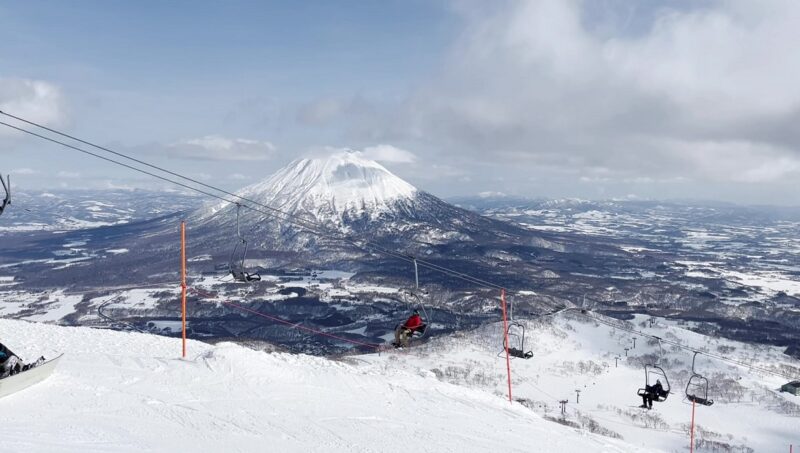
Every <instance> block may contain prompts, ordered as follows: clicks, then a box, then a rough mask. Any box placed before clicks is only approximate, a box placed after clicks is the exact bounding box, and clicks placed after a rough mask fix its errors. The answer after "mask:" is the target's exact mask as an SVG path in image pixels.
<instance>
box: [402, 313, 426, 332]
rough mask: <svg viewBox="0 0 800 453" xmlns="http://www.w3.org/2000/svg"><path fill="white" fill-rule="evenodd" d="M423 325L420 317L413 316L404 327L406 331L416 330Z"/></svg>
mask: <svg viewBox="0 0 800 453" xmlns="http://www.w3.org/2000/svg"><path fill="white" fill-rule="evenodd" d="M421 325H422V318H420V316H419V315H411V317H410V318H408V319H407V320H406V322H405V323H404V324H403V327H405V328H406V329H410V330H414V329H416V328H418V327H419V326H421Z"/></svg>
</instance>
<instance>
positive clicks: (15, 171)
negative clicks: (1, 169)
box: [9, 168, 39, 175]
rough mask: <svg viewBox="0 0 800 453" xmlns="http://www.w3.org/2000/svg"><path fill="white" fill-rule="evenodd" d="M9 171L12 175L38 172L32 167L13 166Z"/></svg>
mask: <svg viewBox="0 0 800 453" xmlns="http://www.w3.org/2000/svg"><path fill="white" fill-rule="evenodd" d="M9 173H11V174H12V175H35V174H37V173H39V172H38V171H36V170H34V169H32V168H15V169H13V170H11V171H10V172H9Z"/></svg>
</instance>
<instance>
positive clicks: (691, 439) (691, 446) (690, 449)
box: [689, 401, 695, 453]
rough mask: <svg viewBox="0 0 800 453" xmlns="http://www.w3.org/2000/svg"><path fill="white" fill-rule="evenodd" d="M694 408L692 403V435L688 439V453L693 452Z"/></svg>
mask: <svg viewBox="0 0 800 453" xmlns="http://www.w3.org/2000/svg"><path fill="white" fill-rule="evenodd" d="M694 406H695V403H694V401H692V428H691V429H692V434H691V436H690V437H689V453H693V452H694Z"/></svg>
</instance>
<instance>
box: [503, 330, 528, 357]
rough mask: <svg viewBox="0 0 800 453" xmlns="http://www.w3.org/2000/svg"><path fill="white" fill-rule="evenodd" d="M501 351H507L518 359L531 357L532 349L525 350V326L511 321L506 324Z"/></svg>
mask: <svg viewBox="0 0 800 453" xmlns="http://www.w3.org/2000/svg"><path fill="white" fill-rule="evenodd" d="M503 351H508V355H510V356H512V357H517V358H520V359H530V358H531V357H533V351H525V326H524V325H523V324H522V323H519V322H511V323H510V324H508V327H507V328H506V332H505V336H504V337H503ZM503 351H501V352H500V354H502V353H503Z"/></svg>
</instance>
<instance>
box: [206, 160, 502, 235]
mask: <svg viewBox="0 0 800 453" xmlns="http://www.w3.org/2000/svg"><path fill="white" fill-rule="evenodd" d="M237 195H239V196H240V197H242V199H243V200H245V201H243V202H242V204H243V205H245V206H256V207H257V206H258V205H259V204H260V205H262V206H268V207H269V208H270V209H277V210H280V211H282V212H283V213H286V214H288V215H289V216H290V219H291V221H287V219H286V217H285V216H274V215H267V214H266V213H265V212H259V211H253V210H249V209H247V208H246V207H245V208H243V209H242V210H241V212H240V215H241V218H240V229H241V231H242V233H243V234H244V235H246V236H248V238H254V240H253V242H252V243H251V244H252V245H254V246H255V247H258V248H262V247H263V248H266V249H293V250H299V249H307V248H308V247H309V245H310V244H312V243H314V244H319V243H320V241H319V237H314V236H313V235H309V234H307V232H306V231H304V230H303V229H302V228H297V227H296V225H295V224H293V222H294V221H302V222H306V224H308V223H311V224H312V225H314V226H315V228H318V227H321V228H326V229H328V230H329V231H332V230H333V231H336V232H337V233H336V234H338V233H345V234H359V235H360V236H362V237H364V236H368V237H369V238H370V239H372V240H380V241H382V240H389V241H392V242H402V243H417V244H444V243H449V242H451V241H454V240H456V241H473V240H474V238H473V235H475V234H485V233H486V232H490V231H496V230H498V228H499V229H502V228H503V226H506V227H507V225H506V224H504V223H502V222H498V221H495V220H491V219H488V218H485V217H482V216H480V215H478V214H475V213H473V212H471V211H466V210H464V209H461V208H458V207H455V206H453V205H451V204H449V203H446V202H444V201H442V200H440V199H439V198H437V197H435V196H433V195H431V194H429V193H426V192H424V191H422V190H418V189H417V188H415V187H414V186H413V185H411V184H409V183H408V182H406V181H404V180H402V179H401V178H399V177H397V176H396V175H394V174H392V172H390V171H389V170H387V169H386V168H385V167H384V166H382V165H381V164H379V163H377V162H375V161H372V160H369V159H366V158H364V157H363V156H362V155H361V154H360V153H357V152H341V153H337V154H334V155H331V156H329V157H327V158H304V159H298V160H295V161H294V162H292V163H290V164H289V165H288V166H286V167H284V168H283V169H281V170H279V171H278V172H277V173H275V174H274V175H272V176H270V177H269V178H267V179H265V180H264V181H261V182H259V183H256V184H253V185H251V186H248V187H245V188H244V189H242V190H240V191H239V192H237ZM259 209H260V211H263V210H265V209H262V208H259ZM270 209H266V211H270ZM281 217H283V218H281ZM192 220H193V223H195V224H200V225H207V226H209V227H212V228H214V229H216V230H219V231H225V232H230V231H235V222H236V205H235V204H233V203H227V202H223V203H217V204H215V205H212V206H208V207H206V208H203V209H201V210H199V211H197V213H196V215H195V217H194V219H192Z"/></svg>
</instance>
